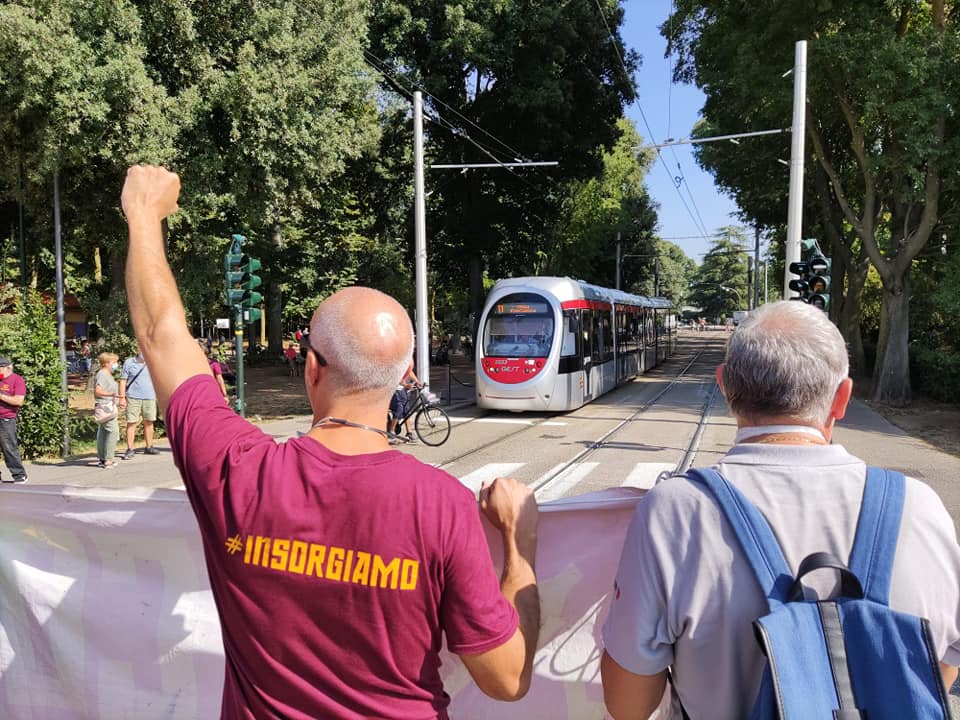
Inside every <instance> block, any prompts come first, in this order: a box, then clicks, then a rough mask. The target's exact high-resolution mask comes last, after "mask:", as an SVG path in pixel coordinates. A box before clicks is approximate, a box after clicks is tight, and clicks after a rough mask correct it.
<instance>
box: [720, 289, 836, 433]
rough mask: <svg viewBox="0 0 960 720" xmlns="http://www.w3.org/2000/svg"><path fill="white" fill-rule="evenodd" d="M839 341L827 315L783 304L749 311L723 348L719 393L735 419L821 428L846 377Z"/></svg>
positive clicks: (801, 305)
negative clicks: (789, 420) (782, 419)
mask: <svg viewBox="0 0 960 720" xmlns="http://www.w3.org/2000/svg"><path fill="white" fill-rule="evenodd" d="M849 369H850V366H849V359H848V356H847V347H846V344H845V343H844V341H843V336H842V335H840V331H839V330H837V328H836V326H835V325H834V324H833V323H831V322H830V320H829V319H828V318H827V316H826V313H824V312H823V311H822V310H819V309H818V308H815V307H813V306H811V305H807V304H806V303H803V302H799V301H790V300H784V301H780V302H775V303H769V304H767V305H762V306H761V307H759V308H757V309H756V310H752V311H751V312H750V313H749V314H747V316H746V317H745V318H744V319H743V320H742V321H741V322H740V326H739V327H738V328H737V329H736V330H734V332H733V335H731V337H730V341H729V342H728V343H727V357H726V360H725V361H724V367H723V389H724V395H725V396H726V398H727V403H728V404H729V405H730V409H731V411H732V412H733V414H734V415H736V416H737V417H746V418H763V417H778V416H780V417H793V418H796V419H797V420H801V421H804V422H809V423H813V424H816V425H821V424H823V423H825V422H826V421H827V419H828V418H829V415H830V407H831V405H832V404H833V399H834V396H835V395H836V392H837V388H838V387H839V385H840V383H841V382H843V380H844V379H846V377H847V374H848V372H849Z"/></svg>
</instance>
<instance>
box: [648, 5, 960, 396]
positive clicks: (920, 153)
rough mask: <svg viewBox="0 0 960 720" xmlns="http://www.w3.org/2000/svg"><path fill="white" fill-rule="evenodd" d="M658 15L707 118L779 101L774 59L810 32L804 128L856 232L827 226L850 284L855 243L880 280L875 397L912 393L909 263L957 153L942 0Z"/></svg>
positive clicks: (783, 91)
mask: <svg viewBox="0 0 960 720" xmlns="http://www.w3.org/2000/svg"><path fill="white" fill-rule="evenodd" d="M664 28H665V32H666V33H667V34H668V35H669V37H670V42H671V47H672V48H674V49H675V50H677V51H678V53H679V56H680V59H679V62H678V65H677V76H678V78H681V79H685V80H689V81H693V82H696V83H697V84H698V85H699V86H700V87H701V88H703V89H704V92H705V93H706V94H707V101H706V104H705V106H704V115H705V116H706V117H707V118H708V120H712V118H713V117H714V115H715V114H716V116H717V117H727V118H729V117H730V116H731V115H736V114H738V115H739V116H740V117H741V118H746V117H752V116H751V113H752V112H753V111H755V110H760V111H761V116H762V117H769V116H770V108H771V107H772V108H783V107H784V105H785V103H786V102H787V98H788V97H789V89H788V88H784V87H783V82H782V80H781V79H780V78H779V77H778V76H779V73H780V71H781V69H782V68H784V67H789V66H790V56H791V48H792V45H793V40H794V39H796V38H802V37H807V38H810V47H809V63H810V70H809V73H808V80H809V85H808V105H807V110H808V112H807V128H808V133H809V137H810V140H811V143H810V144H811V148H812V149H811V152H812V153H813V155H814V157H815V158H816V162H817V163H818V164H819V166H820V167H821V168H822V171H823V173H824V174H825V175H826V178H827V181H828V182H827V183H826V192H828V193H829V196H830V202H831V203H835V204H836V207H837V208H839V211H840V215H841V217H842V225H841V227H843V226H848V227H849V228H850V229H852V231H853V234H855V235H854V237H855V243H851V242H850V240H851V239H852V238H851V237H850V235H849V234H847V233H841V232H837V233H835V237H837V238H840V239H841V240H842V241H844V242H845V244H846V247H847V248H848V250H849V251H850V252H849V254H844V255H841V259H842V260H845V261H846V262H847V263H848V267H849V268H850V269H851V270H852V273H853V275H852V277H853V283H852V288H848V289H852V290H853V291H856V289H857V288H856V286H857V284H858V283H860V282H861V278H862V277H863V265H862V260H861V258H860V257H858V255H857V250H858V246H859V248H862V251H863V253H864V254H865V255H866V257H868V258H869V260H870V262H871V263H872V264H873V265H874V266H875V267H877V269H878V271H879V273H880V278H881V280H882V283H883V303H882V311H881V323H880V338H879V346H878V353H877V362H876V366H875V368H874V390H873V397H874V399H875V400H878V401H881V402H886V403H890V404H893V405H902V404H905V403H907V402H909V400H910V379H909V351H908V339H909V299H910V269H911V264H912V259H913V258H914V257H915V256H916V255H917V254H918V253H919V252H920V250H921V249H922V248H923V247H924V245H925V244H926V243H927V241H928V239H929V238H930V236H931V233H932V231H933V230H934V228H935V227H936V224H937V222H938V218H939V215H940V208H939V204H940V197H941V193H942V192H944V191H946V190H947V188H946V187H945V184H946V183H948V182H949V181H951V180H952V179H953V175H954V173H950V172H947V168H949V167H955V157H956V153H957V137H956V133H955V132H954V125H955V123H954V122H953V121H952V117H951V116H949V115H948V113H949V108H950V107H951V106H952V104H953V100H952V98H955V97H956V89H957V88H956V78H957V61H958V58H960V53H958V51H957V48H958V37H957V33H956V32H954V31H953V28H952V26H950V27H948V16H947V12H946V4H945V1H944V0H935V1H934V2H931V3H929V4H919V3H912V2H885V3H874V4H872V5H870V4H862V3H819V2H813V0H805V1H803V2H794V3H777V2H773V1H772V0H766V1H762V2H759V3H752V4H750V5H749V6H746V5H742V4H735V3H722V4H718V3H704V2H701V1H700V0H680V1H679V2H678V3H677V5H676V12H675V14H674V16H673V18H672V19H671V22H670V23H668V24H667V25H665V26H664ZM750 58H763V62H758V63H750V62H745V60H749V59H750ZM776 112H777V111H776V110H774V113H776ZM779 114H780V116H781V117H782V118H783V120H782V121H781V127H782V126H784V125H785V120H786V113H785V112H783V111H782V110H781V111H780V113H779ZM715 124H717V123H715ZM742 127H743V125H741V129H742ZM824 185H825V184H824V183H822V182H820V183H819V188H818V189H817V191H818V192H821V193H822V192H824ZM833 224H834V225H835V224H836V223H835V222H834V223H833ZM844 238H845V240H843V239H844ZM838 255H839V253H835V257H837V256H838ZM848 277H849V275H848Z"/></svg>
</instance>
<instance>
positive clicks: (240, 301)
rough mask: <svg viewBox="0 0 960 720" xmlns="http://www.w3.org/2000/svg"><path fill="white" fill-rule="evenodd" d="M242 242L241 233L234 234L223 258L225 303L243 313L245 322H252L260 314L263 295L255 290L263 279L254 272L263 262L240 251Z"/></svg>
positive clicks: (257, 318)
mask: <svg viewBox="0 0 960 720" xmlns="http://www.w3.org/2000/svg"><path fill="white" fill-rule="evenodd" d="M244 242H246V238H245V237H244V236H243V235H234V236H233V242H232V243H231V244H230V249H229V250H228V251H227V254H226V256H225V257H224V260H223V268H224V278H225V279H226V298H227V305H230V306H231V307H233V308H236V309H238V310H240V311H241V312H242V313H243V321H244V322H245V323H253V322H256V321H257V320H259V319H260V316H261V315H262V313H261V311H260V308H259V307H258V306H259V305H260V303H262V302H263V295H261V294H260V293H259V292H257V291H256V290H257V288H258V287H260V286H261V285H263V280H262V279H261V278H260V276H259V275H257V274H256V273H257V272H258V271H259V270H260V268H262V267H263V264H262V263H261V262H260V261H259V260H257V259H256V258H252V257H250V256H249V255H247V254H246V253H244V252H243V251H242V249H241V248H242V247H243V243H244Z"/></svg>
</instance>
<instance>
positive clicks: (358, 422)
mask: <svg viewBox="0 0 960 720" xmlns="http://www.w3.org/2000/svg"><path fill="white" fill-rule="evenodd" d="M324 418H333V419H334V420H333V421H330V420H328V421H326V422H323V423H322V424H319V425H318V424H316V423H318V422H321V421H323V419H324ZM336 420H346V421H347V422H348V423H350V424H349V425H345V424H343V423H338V422H336ZM313 422H314V425H313V427H311V428H310V431H309V432H308V433H307V435H308V436H309V437H311V438H313V439H314V440H316V441H317V442H319V443H320V444H321V445H323V446H325V447H326V448H327V449H328V450H331V451H333V452H335V453H339V454H340V455H366V454H368V453H377V452H383V451H384V450H389V449H390V443H389V441H388V440H387V436H386V435H385V434H382V433H384V432H386V425H387V408H386V406H384V407H383V408H382V409H381V408H369V407H366V406H364V405H362V404H360V403H353V402H335V403H329V404H324V405H323V406H322V407H317V408H315V409H314V417H313ZM358 426H360V427H358Z"/></svg>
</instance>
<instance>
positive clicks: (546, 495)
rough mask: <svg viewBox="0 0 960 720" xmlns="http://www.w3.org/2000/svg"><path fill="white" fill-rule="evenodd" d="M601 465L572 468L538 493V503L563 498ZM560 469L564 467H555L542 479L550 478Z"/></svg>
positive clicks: (590, 463) (579, 464) (580, 464)
mask: <svg viewBox="0 0 960 720" xmlns="http://www.w3.org/2000/svg"><path fill="white" fill-rule="evenodd" d="M599 465H600V463H596V462H583V463H577V464H576V465H573V466H571V467H570V468H569V469H568V470H564V471H563V472H562V473H561V474H560V475H557V477H555V478H553V480H551V481H550V482H549V483H548V484H547V485H546V486H544V487H543V488H541V489H540V490H538V491H537V502H545V501H547V500H555V499H556V498H560V497H563V496H564V495H566V494H567V493H568V492H569V491H570V490H571V489H572V488H573V487H575V486H576V485H577V484H578V483H579V482H580V481H581V480H583V479H584V478H585V477H586V476H587V475H589V474H590V473H591V472H593V471H594V469H595V468H596V467H597V466H599ZM560 467H562V466H557V467H555V468H554V469H553V470H551V471H550V472H549V473H547V474H546V475H544V476H543V477H542V478H541V479H546V478H548V477H550V475H551V474H552V473H554V472H556V471H557V470H559V469H560ZM538 482H539V481H538Z"/></svg>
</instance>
